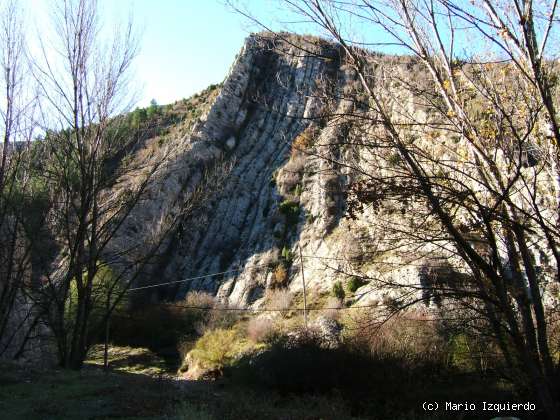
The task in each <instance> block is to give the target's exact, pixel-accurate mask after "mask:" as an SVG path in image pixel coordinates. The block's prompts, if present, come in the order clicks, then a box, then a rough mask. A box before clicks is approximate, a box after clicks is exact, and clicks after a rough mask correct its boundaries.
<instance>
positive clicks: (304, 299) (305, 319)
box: [298, 245, 307, 330]
mask: <svg viewBox="0 0 560 420" xmlns="http://www.w3.org/2000/svg"><path fill="white" fill-rule="evenodd" d="M298 248H299V264H300V267H301V281H302V282H303V322H304V325H305V329H306V330H307V295H306V293H305V276H304V274H303V254H302V252H301V246H300V245H298Z"/></svg>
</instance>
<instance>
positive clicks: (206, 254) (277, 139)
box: [123, 34, 417, 307]
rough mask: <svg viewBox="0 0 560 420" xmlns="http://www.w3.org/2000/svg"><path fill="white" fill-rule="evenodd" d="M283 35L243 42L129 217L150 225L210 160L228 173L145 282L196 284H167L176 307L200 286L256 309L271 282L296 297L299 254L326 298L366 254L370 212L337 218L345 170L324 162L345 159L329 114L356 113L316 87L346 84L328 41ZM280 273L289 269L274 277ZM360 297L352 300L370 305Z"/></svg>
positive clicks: (341, 134)
mask: <svg viewBox="0 0 560 420" xmlns="http://www.w3.org/2000/svg"><path fill="white" fill-rule="evenodd" d="M286 37H287V38H286V39H282V38H277V37H273V36H271V35H266V34H264V35H263V34H255V35H251V36H249V37H248V38H247V40H246V42H245V45H244V46H243V48H242V49H241V51H240V53H239V54H238V56H237V58H236V60H235V62H234V63H233V65H232V67H231V70H230V72H229V74H228V76H227V77H226V79H225V81H224V83H223V86H222V88H221V91H220V92H219V94H218V95H217V96H216V97H215V99H213V102H212V103H211V104H210V106H209V110H208V111H207V112H206V113H204V114H203V115H202V116H201V117H200V118H199V119H198V121H197V122H196V123H195V124H194V126H193V127H192V130H191V131H190V133H187V134H186V135H185V136H184V137H182V138H178V139H175V140H173V141H171V142H169V143H168V144H167V146H166V147H168V148H169V147H170V148H174V149H173V152H172V153H171V156H172V159H170V158H167V159H169V164H167V165H165V166H164V169H163V170H162V171H163V172H162V174H161V177H162V179H165V182H164V183H163V187H162V188H160V189H158V191H154V192H153V194H152V200H151V201H149V202H147V203H145V204H143V205H142V207H141V208H140V210H139V211H137V212H136V213H137V214H136V215H135V217H134V218H133V219H135V220H136V224H137V225H140V226H142V225H149V224H150V220H154V219H156V218H157V215H158V214H159V213H160V212H162V211H163V210H164V209H165V208H166V202H167V203H171V202H172V201H173V200H174V198H175V197H176V196H177V194H179V192H180V191H185V190H188V189H189V188H192V187H193V186H196V184H197V182H200V180H201V179H202V171H203V169H202V168H204V167H207V166H208V163H209V162H212V161H213V160H216V158H217V157H221V158H222V159H225V160H226V161H227V162H229V164H230V165H231V166H230V168H231V169H230V172H229V173H228V175H227V179H226V181H225V182H224V183H223V185H221V188H220V191H219V192H218V193H216V194H214V195H213V196H212V198H211V200H210V201H209V203H208V204H207V205H206V207H205V208H204V210H203V211H201V212H199V214H198V215H197V216H196V217H194V218H190V219H189V220H185V221H184V223H183V224H182V228H181V232H180V234H177V235H176V237H175V238H173V239H172V240H170V241H169V244H168V245H167V249H166V252H165V254H166V258H165V261H164V263H163V264H160V265H159V266H158V267H157V273H154V274H153V275H151V276H148V281H147V282H148V283H154V282H176V281H180V280H183V279H190V278H195V279H193V280H189V281H186V282H181V283H176V284H175V285H174V286H173V288H171V289H168V290H167V292H166V295H167V296H172V297H174V298H176V299H181V298H182V297H183V296H184V295H185V294H186V293H187V292H188V291H189V290H204V291H208V292H211V293H212V294H214V295H216V296H217V298H218V299H219V300H221V301H222V302H224V303H228V304H230V305H240V306H247V305H252V306H254V307H258V306H260V305H264V304H265V303H266V302H265V300H266V299H265V294H266V291H267V289H268V288H270V286H271V285H273V284H274V283H275V282H276V283H278V282H282V283H283V284H282V286H286V287H288V288H289V289H290V290H291V291H292V292H294V293H298V292H300V291H301V288H302V281H301V264H300V262H299V261H297V262H296V260H295V257H297V256H298V254H299V249H300V248H301V251H302V253H303V255H304V261H303V262H304V264H303V266H304V275H305V280H306V283H307V285H308V287H309V288H310V290H313V291H314V293H315V294H318V295H320V294H326V293H329V291H330V290H331V288H332V284H333V283H334V282H335V281H340V278H341V277H340V271H344V272H352V271H354V270H355V267H356V266H358V265H363V264H364V262H365V261H364V255H365V254H367V252H368V251H371V249H370V248H371V244H369V243H368V238H369V237H371V235H370V233H371V232H367V229H368V228H367V226H368V217H372V215H371V214H367V213H365V214H364V218H363V220H358V221H349V220H347V219H346V218H344V217H343V216H344V214H345V205H346V203H345V200H344V194H345V191H346V188H347V186H348V184H349V182H350V180H351V174H350V173H349V172H348V171H346V172H345V170H344V169H341V168H340V165H338V166H337V165H335V164H334V163H333V162H336V161H337V160H340V159H344V158H345V157H346V156H345V154H347V153H348V151H346V150H343V148H342V146H340V143H341V141H342V140H345V139H346V138H347V136H348V126H347V125H346V124H339V123H338V120H337V117H336V115H340V114H342V113H347V112H352V111H353V109H354V108H355V106H356V105H355V103H354V102H353V101H350V100H339V101H332V100H329V101H327V100H326V99H325V97H326V96H325V95H324V92H325V89H330V91H331V92H334V93H335V94H336V92H337V91H343V90H344V89H347V88H348V86H351V85H352V83H356V80H355V77H354V75H353V74H352V72H350V71H348V69H346V68H344V67H341V64H340V62H341V58H340V51H339V49H338V47H337V46H336V45H334V44H331V43H328V42H326V41H324V40H320V39H315V38H304V37H298V36H295V35H286ZM296 45H298V46H303V47H304V48H305V49H307V50H308V51H312V52H313V53H314V54H305V53H303V52H302V50H301V49H300V48H298V47H296ZM317 155H321V156H329V157H331V158H332V161H329V160H328V159H324V158H319V157H317ZM136 231H138V232H140V233H139V234H135V233H130V234H129V235H128V236H127V237H126V238H125V239H123V240H126V241H127V242H130V241H141V240H142V238H141V235H142V232H143V231H145V229H136ZM135 235H136V236H135ZM138 235H140V236H138ZM288 261H289V262H291V266H290V264H286V262H288ZM280 265H283V266H286V265H287V266H288V269H287V270H286V271H287V272H286V273H285V276H284V278H280V277H282V276H279V274H278V272H277V268H278V267H279V266H280ZM406 269H407V270H408V271H406V270H404V271H403V272H401V273H397V274H396V275H399V276H401V277H402V276H403V275H409V276H411V278H415V276H417V270H414V269H412V268H410V267H408V268H406ZM216 273H221V274H216ZM207 275H211V276H207ZM204 276H207V277H204ZM154 279H155V280H156V281H154ZM366 289H367V286H363V287H362V288H361V289H360V292H362V293H361V294H360V295H359V296H358V298H357V300H356V301H358V300H366V299H373V297H372V296H373V295H372V294H371V293H365V292H364V291H366ZM158 293H159V292H158ZM160 296H161V294H160ZM380 299H381V298H380V297H379V296H378V297H377V300H380Z"/></svg>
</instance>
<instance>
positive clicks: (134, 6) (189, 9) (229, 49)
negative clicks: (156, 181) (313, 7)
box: [100, 0, 275, 106]
mask: <svg viewBox="0 0 560 420" xmlns="http://www.w3.org/2000/svg"><path fill="white" fill-rule="evenodd" d="M245 5H246V7H247V8H249V9H251V11H252V12H254V13H256V14H257V15H258V16H260V17H262V18H264V19H266V20H270V17H271V16H273V15H274V11H275V6H274V4H273V3H272V2H270V1H267V0H252V1H248V2H245ZM100 7H101V10H102V13H103V14H105V15H106V17H107V18H108V19H111V18H113V17H114V16H120V17H121V18H122V17H124V18H125V19H126V17H127V15H128V13H129V11H130V10H132V12H133V19H134V22H135V24H136V26H137V27H138V29H139V32H140V33H141V43H140V45H141V48H140V53H139V55H138V58H137V61H136V72H135V73H136V80H137V83H138V85H139V91H140V94H139V98H140V100H139V105H140V106H145V105H147V104H148V103H149V102H150V100H151V99H155V100H156V101H157V102H158V103H160V104H165V103H170V102H173V101H175V100H178V99H181V98H184V97H188V96H191V95H192V94H194V93H196V92H198V91H200V90H202V89H204V88H206V87H207V86H208V85H210V84H212V83H219V82H221V81H222V80H223V79H224V78H225V76H226V75H227V72H228V69H229V67H230V65H231V64H232V63H233V60H234V59H235V55H236V54H237V53H238V52H239V50H240V49H241V46H242V45H243V40H244V39H245V38H246V37H247V35H248V34H249V33H250V32H251V31H255V30H257V29H258V28H257V26H255V25H250V24H249V22H248V21H247V19H246V18H244V17H243V16H241V15H239V14H238V13H235V12H234V11H232V10H231V9H230V8H228V7H226V6H225V5H224V3H223V2H221V1H218V0H100Z"/></svg>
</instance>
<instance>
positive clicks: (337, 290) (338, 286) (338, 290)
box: [332, 281, 346, 300]
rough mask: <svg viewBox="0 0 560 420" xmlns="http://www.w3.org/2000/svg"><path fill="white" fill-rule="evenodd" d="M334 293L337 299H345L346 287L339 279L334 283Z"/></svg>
mask: <svg viewBox="0 0 560 420" xmlns="http://www.w3.org/2000/svg"><path fill="white" fill-rule="evenodd" d="M332 295H333V296H334V297H335V298H337V299H340V300H344V298H345V297H346V293H345V292H344V287H342V283H341V282H339V281H337V282H336V283H335V284H333V287H332Z"/></svg>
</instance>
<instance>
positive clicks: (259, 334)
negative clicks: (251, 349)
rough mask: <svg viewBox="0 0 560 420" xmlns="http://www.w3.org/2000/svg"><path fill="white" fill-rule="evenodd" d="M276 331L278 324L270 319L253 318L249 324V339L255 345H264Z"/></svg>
mask: <svg viewBox="0 0 560 420" xmlns="http://www.w3.org/2000/svg"><path fill="white" fill-rule="evenodd" d="M276 331H277V325H276V322H275V321H274V320H272V319H270V318H263V317H257V318H252V319H250V320H249V322H248V323H247V337H248V338H249V340H251V341H252V342H253V343H263V342H265V341H267V339H268V338H269V337H271V336H272V335H273V334H274V333H275V332H276Z"/></svg>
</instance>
